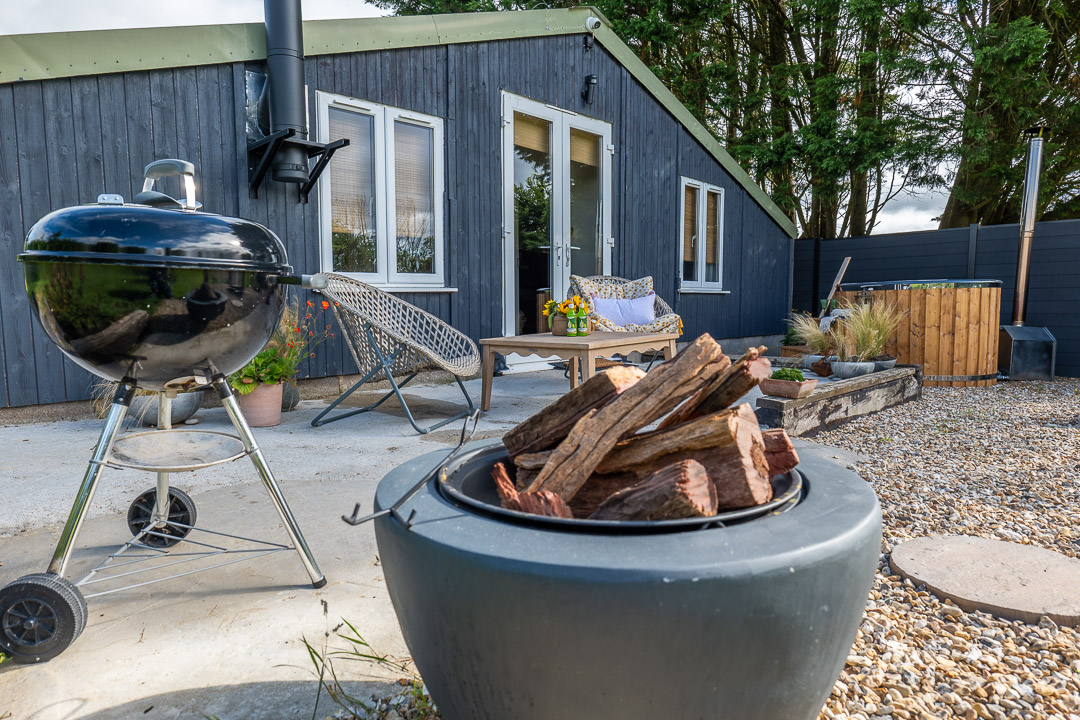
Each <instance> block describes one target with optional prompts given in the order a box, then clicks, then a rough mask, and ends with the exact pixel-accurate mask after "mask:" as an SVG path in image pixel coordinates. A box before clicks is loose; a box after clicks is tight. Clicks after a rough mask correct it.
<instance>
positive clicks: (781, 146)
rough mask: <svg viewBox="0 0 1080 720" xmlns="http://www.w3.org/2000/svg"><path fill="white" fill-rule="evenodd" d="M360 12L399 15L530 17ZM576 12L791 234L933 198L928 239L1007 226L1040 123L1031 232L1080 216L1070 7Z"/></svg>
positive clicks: (839, 228)
mask: <svg viewBox="0 0 1080 720" xmlns="http://www.w3.org/2000/svg"><path fill="white" fill-rule="evenodd" d="M375 4H376V5H378V6H379V7H382V8H384V9H388V10H391V11H394V12H396V13H398V14H401V15H414V14H427V13H434V14H438V13H446V12H476V11H493V10H519V9H526V8H528V7H532V4H530V3H524V2H515V1H514V0H375ZM576 4H577V3H576V2H571V1H569V0H555V1H554V2H550V3H546V5H548V6H552V7H568V6H573V5H576ZM593 4H594V5H596V7H598V8H599V9H600V10H601V11H602V12H603V13H604V15H605V16H607V18H608V19H609V20H610V21H611V23H612V27H613V29H614V31H615V33H616V34H617V35H618V36H619V37H620V38H622V40H623V41H624V42H626V44H627V45H628V46H629V47H630V48H631V49H632V50H633V51H634V52H635V53H637V55H638V57H639V58H640V59H641V60H642V61H643V62H644V63H645V64H646V65H647V66H648V67H649V68H650V69H651V70H652V71H653V72H654V73H656V75H657V76H658V77H659V78H660V79H661V80H662V81H663V82H664V84H665V85H667V87H668V88H670V89H671V91H672V92H673V93H674V94H675V96H676V97H677V98H678V99H679V100H680V101H681V102H682V103H683V104H684V105H685V106H686V107H687V109H688V110H689V111H690V112H691V113H693V115H694V116H695V117H697V118H698V119H699V120H701V121H702V122H703V123H704V124H705V125H706V126H707V127H708V128H709V129H710V130H711V131H712V132H713V134H714V135H716V137H717V138H718V139H719V140H720V141H721V142H722V143H723V144H724V145H725V147H726V148H727V150H728V152H730V153H731V155H732V156H733V157H734V158H735V159H736V160H737V161H738V162H739V163H740V165H742V166H743V167H744V168H746V169H747V171H748V172H749V174H750V176H751V177H752V178H753V179H754V181H756V182H757V183H758V184H759V185H761V186H762V187H763V188H765V190H766V191H767V192H768V193H769V194H770V196H771V197H772V199H773V200H774V201H775V202H776V203H777V205H778V206H779V207H780V208H781V209H782V210H783V211H784V212H785V213H787V214H788V215H789V216H790V217H791V218H792V219H793V220H794V221H795V222H796V224H797V226H798V227H799V228H800V230H801V233H802V234H803V236H807V237H814V236H818V237H826V238H828V237H842V236H857V235H863V234H867V233H869V232H870V231H871V230H872V229H873V227H874V225H875V223H876V222H877V220H878V217H879V214H880V212H881V210H882V208H884V207H885V206H886V205H887V204H888V203H889V202H890V201H891V200H892V199H893V198H895V197H896V196H897V195H899V194H900V193H901V192H914V193H920V192H929V191H935V190H941V189H944V188H946V187H950V188H951V195H950V198H949V202H948V204H947V206H946V209H945V213H944V214H943V216H942V219H941V225H942V227H962V226H966V225H968V224H969V223H973V222H982V223H984V224H990V223H1001V222H1016V220H1017V218H1018V214H1019V197H1020V195H1019V193H1020V182H1021V179H1022V177H1023V165H1024V149H1025V143H1024V141H1023V139H1022V137H1021V134H1020V133H1021V131H1022V130H1023V129H1024V128H1026V127H1028V126H1030V125H1035V124H1039V123H1043V124H1047V125H1049V126H1051V127H1052V129H1053V131H1054V132H1053V135H1051V137H1050V140H1049V141H1048V142H1047V145H1046V155H1045V163H1044V168H1045V169H1044V173H1043V182H1042V184H1041V185H1040V207H1042V208H1045V212H1044V214H1043V217H1044V218H1045V219H1059V218H1066V217H1075V216H1078V215H1080V81H1078V80H1077V68H1078V67H1080V8H1078V7H1077V3H1076V0H1025V2H1018V1H1017V0H1004V1H1003V2H1002V1H1000V0H959V2H952V1H946V0H788V1H787V2H783V3H781V2H770V1H768V0H746V1H740V0H713V1H712V2H691V3H670V2H667V0H641V1H640V2H636V3H631V4H628V3H619V2H615V1H614V0H595V1H594V2H593ZM946 167H947V168H950V169H952V170H953V171H954V172H952V173H951V177H947V176H946V175H944V174H943V173H942V170H941V168H946Z"/></svg>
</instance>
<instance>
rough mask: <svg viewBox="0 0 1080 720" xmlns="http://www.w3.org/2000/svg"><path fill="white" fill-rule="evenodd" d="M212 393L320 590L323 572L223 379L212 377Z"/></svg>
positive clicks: (222, 376)
mask: <svg viewBox="0 0 1080 720" xmlns="http://www.w3.org/2000/svg"><path fill="white" fill-rule="evenodd" d="M214 389H215V390H217V393H218V396H220V397H221V404H222V405H224V406H225V412H226V413H228V415H229V420H231V421H232V424H233V427H235V428H236V431H237V433H239V434H240V439H241V440H242V441H243V442H244V447H245V448H246V449H247V451H248V456H249V457H250V458H251V462H252V463H253V464H254V465H255V469H256V470H258V471H259V477H260V478H262V481H263V487H265V488H266V492H267V494H268V495H269V496H270V500H271V501H273V503H274V507H275V508H276V509H277V511H278V515H280V516H281V522H282V524H284V525H285V531H286V532H287V533H288V534H289V539H290V540H292V544H293V547H295V548H296V553H297V554H298V555H299V556H300V562H302V563H304V569H305V570H307V573H308V575H309V576H310V577H311V584H312V585H313V586H314V587H315V588H321V587H322V586H323V585H325V584H326V578H325V577H323V574H322V572H321V571H320V570H319V566H318V564H317V563H316V562H315V557H314V556H313V555H312V554H311V548H309V547H308V544H307V540H305V539H304V534H303V533H302V532H300V528H299V527H298V526H297V524H296V518H294V517H293V514H292V510H290V509H289V504H288V503H287V502H285V497H284V496H283V495H282V494H281V488H280V487H278V484H277V480H275V479H274V473H272V472H271V471H270V466H269V465H267V463H266V458H265V457H263V454H262V450H260V449H259V443H258V442H256V441H255V436H254V435H253V434H252V433H251V427H250V426H248V424H247V420H245V419H244V415H243V413H241V412H240V406H239V405H238V404H237V402H236V396H235V395H233V392H232V388H230V387H229V382H228V381H227V380H226V379H225V376H224V375H220V374H219V375H217V376H215V377H214Z"/></svg>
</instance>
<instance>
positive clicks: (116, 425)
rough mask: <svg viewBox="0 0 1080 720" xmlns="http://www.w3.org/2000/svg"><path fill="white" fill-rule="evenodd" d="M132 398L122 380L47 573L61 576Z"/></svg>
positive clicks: (128, 384) (132, 385) (129, 383)
mask: <svg viewBox="0 0 1080 720" xmlns="http://www.w3.org/2000/svg"><path fill="white" fill-rule="evenodd" d="M134 396H135V381H134V380H132V379H130V378H124V379H123V380H121V381H120V385H119V387H117V388H116V394H115V395H113V401H112V405H110V406H109V414H108V415H106V416H105V427H103V428H102V429H101V437H100V438H98V442H97V446H96V447H95V448H94V455H93V457H91V458H90V464H89V465H87V467H86V474H85V475H83V480H82V484H81V485H80V486H79V494H78V495H76V496H75V504H74V505H72V506H71V513H70V514H69V515H68V519H67V524H66V525H64V532H63V533H61V534H60V541H59V542H58V543H57V544H56V551H55V552H53V557H52V561H51V562H50V563H49V570H48V572H50V573H52V574H54V575H59V576H61V577H63V575H64V571H65V570H67V564H68V560H69V559H70V558H71V550H72V548H74V546H75V539H76V538H77V537H78V535H79V530H80V529H82V524H83V520H85V519H86V510H87V508H89V507H90V501H91V500H93V499H94V491H95V490H97V484H98V480H100V479H101V471H102V470H104V469H105V460H106V459H107V458H108V457H109V453H110V452H111V451H112V446H113V441H114V440H116V435H117V434H118V433H119V432H120V426H121V425H122V424H123V422H124V418H125V417H126V416H127V411H128V407H130V406H131V398H132V397H134Z"/></svg>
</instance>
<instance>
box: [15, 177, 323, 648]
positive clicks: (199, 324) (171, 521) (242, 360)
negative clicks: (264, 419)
mask: <svg viewBox="0 0 1080 720" xmlns="http://www.w3.org/2000/svg"><path fill="white" fill-rule="evenodd" d="M145 175H146V182H145V184H144V186H143V192H141V193H139V194H138V195H136V197H135V202H134V203H124V201H123V199H122V198H121V197H119V196H117V195H102V196H100V197H99V198H98V202H97V203H96V204H89V205H82V206H79V207H71V208H64V209H61V210H57V211H55V212H53V213H50V214H49V215H46V216H45V217H44V218H42V219H41V220H39V221H38V222H37V223H36V224H35V225H34V226H33V227H32V228H31V230H30V232H29V234H28V235H27V240H26V247H25V252H23V253H22V254H21V255H19V261H20V262H22V263H23V269H24V274H25V278H26V290H27V293H28V295H29V296H30V299H31V301H32V302H33V304H34V306H35V308H36V310H37V313H38V317H39V318H40V320H41V324H42V326H43V327H44V329H45V332H46V333H47V334H48V336H49V337H50V339H52V340H53V341H54V342H55V343H56V344H57V346H59V348H60V349H61V351H63V353H64V354H65V355H66V356H67V357H68V358H70V359H71V360H72V361H74V362H75V363H77V364H79V365H80V366H82V367H84V368H86V369H87V370H89V371H90V372H92V373H94V374H95V375H97V376H99V377H102V378H105V379H106V380H112V381H115V382H117V383H118V386H117V390H116V393H115V395H114V396H113V399H112V403H111V405H110V406H109V410H108V413H107V415H106V417H105V423H104V427H103V428H102V431H101V436H100V438H99V440H98V442H97V445H96V446H95V448H94V452H93V455H92V457H91V459H90V462H89V464H88V466H87V469H86V473H85V474H84V476H83V479H82V483H81V484H80V486H79V491H78V494H77V495H76V498H75V502H74V504H73V506H72V509H71V513H70V514H69V516H68V519H67V523H66V525H65V526H64V530H63V532H62V533H61V536H60V540H59V542H58V543H57V546H56V550H55V552H54V553H53V556H52V559H51V561H50V562H49V565H48V569H47V570H46V572H44V573H39V574H34V575H28V576H25V577H22V578H19V579H18V580H16V581H15V582H12V583H10V584H8V585H7V586H5V587H4V588H2V589H0V649H3V651H4V652H5V653H6V654H8V655H10V656H11V657H12V658H13V659H14V660H15V661H16V662H24V663H30V662H41V661H45V660H49V659H51V658H53V657H55V656H56V655H58V654H60V653H61V652H63V651H64V650H65V649H66V648H67V647H68V646H69V645H70V644H71V643H72V642H73V641H74V640H75V639H76V638H77V637H78V636H79V634H80V633H81V632H82V631H83V629H84V628H85V626H86V620H87V607H86V598H92V597H95V596H98V595H104V594H107V593H113V592H119V591H121V590H128V589H131V588H134V587H140V586H142V585H148V584H151V583H156V582H161V581H163V580H169V579H173V578H176V577H181V576H183V575H188V574H191V573H194V572H200V571H203V570H209V569H212V568H217V567H222V566H224V565H228V564H231V563H235V562H240V561H243V560H247V559H252V558H255V557H260V556H263V555H267V554H270V553H276V552H283V551H289V550H295V551H296V552H297V554H298V555H299V557H300V560H301V562H302V564H303V566H304V569H305V570H306V571H307V573H308V576H309V578H310V580H311V583H312V585H313V586H314V587H315V588H320V587H322V586H323V585H325V584H326V579H325V578H324V577H323V574H322V572H321V571H320V570H319V567H318V565H317V564H316V562H315V558H314V557H313V556H312V553H311V550H310V548H309V547H308V545H307V541H306V540H305V539H304V536H303V533H302V532H301V531H300V528H299V527H298V526H297V524H296V520H295V518H294V517H293V514H292V511H291V510H290V509H289V505H288V503H287V502H286V501H285V498H284V497H283V496H282V493H281V489H280V487H279V486H278V484H277V481H276V480H275V478H274V474H273V472H272V471H271V470H270V467H269V465H268V464H267V462H266V458H265V457H264V456H263V454H262V450H261V449H260V448H259V444H258V442H257V441H256V440H255V436H254V435H253V434H252V432H251V428H250V427H249V425H248V423H247V421H246V420H245V419H244V416H243V414H242V413H241V411H240V408H239V405H238V404H237V401H236V397H235V396H234V395H233V392H232V388H230V387H229V383H228V381H227V379H226V377H227V376H228V375H229V374H230V373H232V372H235V371H236V370H238V369H240V368H241V367H243V366H244V365H245V364H246V363H247V362H248V360H250V359H251V358H252V357H254V356H255V355H256V354H257V353H258V352H259V351H260V350H261V349H262V348H263V346H264V345H265V344H266V342H267V341H268V340H269V339H270V337H271V335H272V334H273V332H274V329H275V328H276V327H277V325H278V322H279V321H280V318H281V313H282V310H283V309H284V301H285V299H284V292H283V290H282V285H286V284H292V285H303V286H305V287H318V286H319V281H320V279H322V280H325V278H322V276H318V275H316V276H296V275H293V273H292V268H291V267H290V266H289V265H288V261H287V257H286V253H285V248H284V246H283V245H282V243H281V240H280V239H278V237H277V236H276V235H274V233H272V232H271V231H270V230H268V229H267V228H265V227H263V226H261V225H259V224H257V223H254V222H250V221H248V220H243V219H239V218H228V217H223V216H220V215H213V214H209V213H202V212H198V206H199V205H198V203H197V202H196V200H195V181H194V166H193V165H192V164H191V163H189V162H186V161H183V160H160V161H158V162H154V163H151V164H149V165H147V167H146V171H145ZM170 176H179V178H180V179H181V182H182V184H183V187H184V191H185V192H184V199H183V201H177V200H174V199H173V198H171V197H169V196H167V195H164V194H163V193H160V192H156V191H154V190H153V185H154V181H155V180H157V179H160V178H164V177H170ZM196 387H204V388H206V387H210V388H213V389H214V391H216V392H217V394H218V396H219V397H220V398H221V402H222V405H223V406H224V407H225V411H226V413H227V415H228V417H229V420H230V422H231V423H232V425H233V428H234V429H235V434H230V433H224V432H210V431H201V430H189V429H183V430H181V429H173V428H172V425H171V417H172V399H173V398H174V397H175V396H176V393H177V392H178V391H180V390H186V389H192V388H196ZM137 388H143V389H148V390H154V391H156V392H157V393H158V396H157V397H158V428H159V429H158V430H155V431H151V432H136V433H128V434H121V433H120V430H121V427H122V425H123V423H124V419H125V417H126V415H127V412H128V409H129V406H130V404H131V400H132V398H133V397H134V396H135V392H136V389H137ZM245 456H247V457H248V458H250V460H251V462H252V464H253V465H254V466H255V469H256V471H257V472H258V474H259V477H260V479H261V480H262V484H263V487H264V488H265V489H266V491H267V494H268V495H269V496H270V500H271V502H272V503H273V505H274V508H275V510H276V511H277V512H278V514H279V515H280V517H281V521H282V524H283V525H284V527H285V530H286V533H287V535H288V539H289V544H282V543H275V542H268V541H264V540H257V539H253V538H246V537H242V536H239V535H232V534H229V533H224V532H217V531H212V530H207V529H205V528H200V527H197V526H196V524H195V522H196V509H195V504H194V502H193V501H192V499H191V498H190V497H188V495H187V494H185V493H184V492H182V491H181V490H178V489H176V488H174V487H171V486H170V474H171V473H173V472H184V471H189V470H196V469H200V468H205V467H210V466H213V465H218V464H221V463H225V462H230V461H233V460H237V459H239V458H242V457H245ZM106 467H110V468H118V469H123V468H127V469H135V470H142V471H147V472H152V473H154V474H155V475H156V478H157V482H156V484H155V486H154V487H153V488H151V489H150V490H147V491H146V492H144V493H143V494H141V495H140V496H139V497H137V498H136V499H135V500H134V501H133V502H132V504H131V506H130V508H129V510H128V514H127V521H128V528H129V529H130V530H131V532H132V538H131V540H129V541H128V542H127V543H125V544H124V545H123V546H121V547H120V548H119V549H118V550H116V551H115V552H113V553H111V554H110V555H109V556H108V557H107V558H105V560H103V561H102V562H101V563H100V564H99V565H98V566H97V567H95V568H94V569H93V570H91V571H90V572H89V573H88V574H86V575H85V577H83V578H82V579H81V580H79V581H77V582H74V583H73V582H70V581H68V580H66V579H65V578H64V574H65V572H66V571H67V566H68V561H69V560H70V558H71V554H72V550H73V549H74V547H75V542H76V540H77V538H78V535H79V531H80V529H81V527H82V525H83V521H84V519H85V517H86V511H87V509H88V507H89V506H90V502H91V500H92V499H93V496H94V491H95V489H96V488H97V485H98V482H99V480H100V479H101V475H102V473H103V471H104V469H105V468H106ZM238 543H240V544H241V545H240V546H239V547H236V545H237V544H238ZM173 548H176V549H175V550H174V549H173ZM219 556H220V557H219ZM197 561H204V562H203V565H201V566H200V565H198V563H197ZM185 563H196V564H195V565H188V564H185ZM166 568H168V570H166ZM163 571H164V572H163ZM163 575H164V576H163ZM80 588H83V590H85V591H87V592H85V594H84V592H83V591H80Z"/></svg>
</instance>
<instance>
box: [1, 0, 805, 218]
mask: <svg viewBox="0 0 1080 720" xmlns="http://www.w3.org/2000/svg"><path fill="white" fill-rule="evenodd" d="M589 15H595V16H597V17H599V18H600V19H601V20H602V21H603V23H604V24H603V26H602V27H601V28H600V29H599V30H597V31H596V32H595V33H594V34H595V36H596V39H597V40H598V41H599V42H600V44H602V45H603V46H604V47H605V48H606V49H607V50H608V52H610V53H611V54H612V55H613V56H614V57H615V59H616V60H618V61H619V62H620V63H621V64H622V65H623V66H624V67H626V69H627V70H629V71H630V73H631V75H633V76H634V78H636V79H637V80H638V82H640V83H641V84H642V85H644V86H645V88H646V89H647V90H648V91H649V92H650V93H651V94H652V95H653V97H655V98H656V100H657V101H658V102H660V104H662V105H663V106H664V107H665V108H666V109H667V110H668V112H670V113H671V114H672V115H674V116H675V118H676V119H677V120H678V121H679V122H680V123H682V124H683V126H685V127H686V129H687V130H689V131H690V134H691V135H693V136H694V138H695V139H696V140H697V141H698V142H699V143H701V145H702V146H703V147H705V149H706V150H708V151H709V153H710V154H711V155H712V156H713V157H714V158H716V160H717V162H719V163H720V165H721V166H723V168H724V169H725V170H727V172H728V173H730V174H731V176H732V177H733V178H734V179H735V181H736V182H738V183H739V185H741V186H742V187H743V188H744V189H745V190H746V191H747V192H748V193H750V195H751V196H752V197H753V198H754V200H756V201H757V203H758V204H759V205H761V207H762V208H763V209H764V210H765V211H766V212H767V213H768V214H769V216H770V217H771V218H772V219H773V220H775V221H776V223H777V224H778V225H779V226H780V227H781V228H782V229H783V230H784V231H785V232H786V233H787V234H788V235H789V236H790V237H795V236H796V235H797V234H798V233H797V230H796V228H795V224H794V223H793V222H792V221H791V219H790V218H789V217H787V215H785V214H784V213H783V212H782V211H781V210H780V208H779V207H778V206H777V205H776V203H775V202H773V201H772V198H770V197H769V196H768V194H766V193H765V191H764V190H762V189H761V188H760V187H759V186H758V185H757V183H755V182H754V181H753V179H752V178H751V177H750V176H749V175H748V174H747V173H746V171H745V170H743V169H742V168H741V167H740V166H739V164H738V163H737V162H735V160H734V158H732V157H731V155H729V154H728V152H727V151H726V150H725V149H724V148H723V146H722V145H721V144H720V142H719V141H718V140H717V139H716V138H715V137H714V136H713V134H712V133H711V132H709V130H708V128H706V127H705V126H704V125H703V124H702V123H701V122H700V121H698V120H697V118H695V117H694V116H693V115H692V114H691V113H690V111H689V110H687V109H686V107H685V106H684V105H683V104H682V103H681V102H679V100H678V99H677V98H676V97H675V96H674V95H673V94H672V92H671V91H670V90H668V89H667V87H665V86H664V84H663V83H662V82H661V81H660V79H659V78H657V77H656V75H654V74H653V73H652V71H651V70H649V68H648V67H647V66H646V65H645V63H643V62H642V61H641V60H640V59H639V58H638V56H637V55H635V54H634V52H633V50H631V49H630V48H629V47H628V46H627V45H626V43H624V42H623V41H622V40H620V39H619V37H618V36H617V35H616V34H615V32H614V31H613V30H612V29H611V23H610V22H609V21H608V20H607V18H605V17H604V16H603V14H602V13H601V12H600V11H599V10H597V9H596V8H593V7H589V6H579V7H575V8H570V9H542V10H525V11H518V12H513V13H509V12H498V13H461V14H453V15H418V16H401V17H377V18H354V19H347V20H309V21H306V22H305V23H304V52H305V53H306V54H309V55H329V54H336V53H346V52H363V51H367V50H385V49H390V48H407V47H420V46H426V45H449V44H456V43H467V42H486V41H491V40H509V39H513V38H523V37H541V36H547V35H569V34H575V33H582V32H584V28H585V18H586V17H588V16H589ZM265 57H266V37H265V31H264V29H263V25H262V23H245V24H236V25H203V26H181V27H167V28H132V29H124V30H90V31H81V32H64V33H39V34H27V35H6V36H0V84H4V83H11V82H19V81H25V80H45V79H50V78H62V77H73V76H78V75H97V74H105V73H116V72H129V71H135V70H158V69H164V68H172V67H190V66H195V65H213V64H218V63H227V62H239V61H243V60H261V59H263V58H265Z"/></svg>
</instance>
